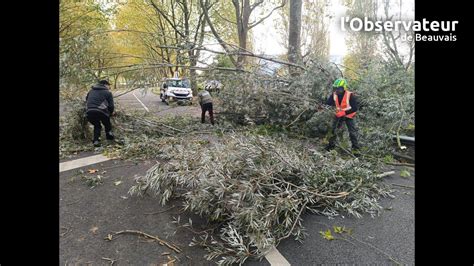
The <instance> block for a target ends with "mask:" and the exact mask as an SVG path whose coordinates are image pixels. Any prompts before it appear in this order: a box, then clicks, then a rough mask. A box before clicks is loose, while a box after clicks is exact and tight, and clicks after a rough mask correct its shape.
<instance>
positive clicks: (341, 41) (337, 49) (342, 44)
mask: <svg viewBox="0 0 474 266" xmlns="http://www.w3.org/2000/svg"><path fill="white" fill-rule="evenodd" d="M396 3H398V1H397V2H396ZM394 4H395V2H394ZM402 9H403V13H404V14H405V19H413V17H414V0H404V1H403V4H402ZM380 11H381V10H380ZM329 12H330V13H331V14H332V15H333V16H334V17H333V19H332V20H331V23H330V26H329V38H330V49H329V50H330V51H329V54H330V55H342V56H344V55H345V54H346V53H347V47H346V41H345V33H344V32H342V30H341V28H340V17H341V16H345V12H346V7H344V6H343V5H341V3H340V1H338V0H334V1H331V6H330V11H329ZM277 16H278V14H277V13H276V12H274V13H273V14H272V16H270V17H269V18H268V19H267V20H266V21H264V22H263V23H262V24H260V25H257V26H256V27H255V28H254V29H253V33H254V38H255V40H254V43H255V49H256V51H255V52H256V53H265V54H283V53H286V50H285V49H284V48H283V47H282V46H281V45H280V43H281V42H282V40H281V36H280V35H279V34H278V33H277V30H276V29H275V26H276V24H277V22H276V21H275V20H276V18H277Z"/></svg>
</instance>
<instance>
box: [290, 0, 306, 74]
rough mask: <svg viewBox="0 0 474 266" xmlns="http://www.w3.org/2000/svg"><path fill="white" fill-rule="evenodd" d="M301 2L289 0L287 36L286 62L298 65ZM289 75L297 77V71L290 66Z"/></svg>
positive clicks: (300, 59) (299, 57) (299, 55)
mask: <svg viewBox="0 0 474 266" xmlns="http://www.w3.org/2000/svg"><path fill="white" fill-rule="evenodd" d="M302 7H303V3H302V0H290V23H289V26H288V28H289V35H288V61H289V62H291V63H296V64H299V63H301V62H302V56H301V8H302ZM290 74H291V75H292V76H295V75H298V71H297V69H295V68H293V67H291V66H290Z"/></svg>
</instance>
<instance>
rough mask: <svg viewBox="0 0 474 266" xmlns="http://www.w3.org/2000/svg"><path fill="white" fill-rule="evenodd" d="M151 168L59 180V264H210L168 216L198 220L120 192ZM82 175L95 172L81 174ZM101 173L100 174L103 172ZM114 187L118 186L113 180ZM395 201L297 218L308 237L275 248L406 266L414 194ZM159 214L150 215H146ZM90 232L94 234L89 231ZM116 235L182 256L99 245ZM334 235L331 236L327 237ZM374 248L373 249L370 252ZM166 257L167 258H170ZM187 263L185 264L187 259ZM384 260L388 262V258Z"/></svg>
mask: <svg viewBox="0 0 474 266" xmlns="http://www.w3.org/2000/svg"><path fill="white" fill-rule="evenodd" d="M153 163H154V162H151V161H145V162H139V163H133V162H127V161H121V160H111V161H107V162H103V163H99V164H96V165H90V166H86V167H83V168H80V169H74V170H69V171H66V172H63V173H61V174H60V226H61V231H60V232H61V233H65V235H64V236H61V237H60V262H61V264H64V263H80V264H81V263H87V262H94V263H99V264H102V263H104V262H106V261H105V260H103V259H102V258H104V257H105V258H113V259H114V260H117V263H118V265H123V264H133V265H151V264H159V263H165V262H166V261H168V258H167V256H166V255H165V256H162V255H161V254H163V253H168V252H169V253H171V254H172V255H174V256H176V257H177V258H178V259H179V260H180V261H176V262H175V263H177V264H182V265H212V263H210V262H208V261H207V260H205V259H204V258H203V256H204V255H205V253H206V252H205V250H203V249H202V248H199V247H189V246H188V244H189V242H190V241H191V239H192V237H193V236H194V234H193V233H191V232H189V231H187V230H185V229H183V228H178V227H177V226H176V225H175V224H174V223H172V221H173V217H175V218H177V217H178V216H181V221H187V220H188V218H190V217H191V218H192V220H193V226H194V227H195V228H198V229H197V230H199V229H203V228H205V221H204V220H203V219H202V218H200V217H197V216H195V215H189V214H187V213H180V210H179V209H178V208H174V209H171V210H168V211H166V210H167V209H168V208H170V207H172V206H175V205H178V204H179V202H171V203H170V204H168V205H167V206H161V205H160V204H159V203H158V201H157V200H156V199H154V198H152V197H150V196H145V197H133V196H130V195H128V194H127V192H128V189H129V188H130V187H131V186H132V185H133V184H134V178H135V177H137V176H140V175H144V174H145V173H146V171H147V170H148V169H149V168H150V167H151V166H152V165H153ZM89 169H98V170H99V171H98V173H94V174H88V170H89ZM396 170H397V174H395V175H393V176H390V177H386V178H385V179H384V182H386V183H387V184H389V185H391V184H400V185H404V186H414V172H413V171H412V172H411V173H412V176H411V177H408V178H404V177H401V176H399V175H398V172H399V170H400V168H397V169H396ZM103 171H105V172H103ZM97 174H101V175H102V177H103V183H102V184H99V185H98V186H96V187H95V188H92V189H91V188H90V187H89V186H88V185H87V184H86V183H85V181H84V179H83V178H81V176H94V175H97ZM117 181H122V183H120V184H119V185H115V183H114V182H117ZM393 189H394V196H395V198H393V199H392V198H385V199H381V200H380V204H381V205H382V206H383V207H384V210H383V211H382V213H381V214H380V215H379V216H377V217H375V218H372V217H370V216H364V217H363V218H361V219H357V218H354V217H349V216H344V218H343V217H342V216H341V217H337V218H335V219H328V218H327V217H323V216H318V215H311V214H307V215H304V216H303V219H304V223H303V225H304V227H305V228H306V230H307V233H308V236H307V237H306V238H305V239H304V240H303V242H302V243H300V242H297V241H295V240H292V239H286V240H284V241H282V243H280V245H279V246H278V247H277V249H278V250H279V252H280V253H281V254H282V255H283V256H284V257H285V258H286V259H287V260H288V261H289V262H290V263H291V264H292V265H321V264H331V265H332V264H377V265H380V264H383V265H389V264H395V262H398V263H401V264H407V265H411V264H414V189H411V188H404V187H396V186H393ZM155 212H162V213H159V214H155V215H148V214H146V213H155ZM333 226H344V227H345V228H347V229H351V230H352V232H353V233H352V237H353V238H351V237H348V236H347V235H345V237H346V238H347V240H349V241H346V240H340V239H336V240H332V241H329V240H326V239H324V238H323V237H322V236H321V235H320V233H319V232H320V231H325V230H327V229H331V230H332V227H333ZM95 227H97V228H98V229H97V230H96V231H94V230H93V228H95ZM120 230H139V231H142V232H146V233H148V234H151V235H156V236H159V237H161V238H164V239H166V240H167V241H171V242H173V243H176V244H178V245H179V246H180V247H181V248H183V253H181V254H176V253H174V252H172V251H170V250H169V249H167V248H166V247H163V246H160V245H158V244H157V243H151V242H147V240H145V239H143V238H140V237H138V236H135V235H123V236H119V237H117V239H116V240H113V241H105V240H104V237H106V236H107V234H109V233H112V232H116V231H120ZM333 235H334V236H335V237H339V235H337V234H335V233H334V232H333ZM374 247H375V248H374ZM173 258H174V257H173ZM190 258H191V259H190ZM390 258H391V259H390ZM246 265H269V263H268V261H266V260H265V259H263V260H262V261H248V262H246Z"/></svg>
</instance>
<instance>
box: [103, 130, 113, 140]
mask: <svg viewBox="0 0 474 266" xmlns="http://www.w3.org/2000/svg"><path fill="white" fill-rule="evenodd" d="M105 138H106V139H108V140H114V139H115V136H114V134H113V133H112V132H107V133H105Z"/></svg>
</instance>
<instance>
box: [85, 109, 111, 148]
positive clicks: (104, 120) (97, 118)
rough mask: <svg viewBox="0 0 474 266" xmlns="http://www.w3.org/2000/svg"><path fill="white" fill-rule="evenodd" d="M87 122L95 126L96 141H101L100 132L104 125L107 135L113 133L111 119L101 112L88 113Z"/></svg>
mask: <svg viewBox="0 0 474 266" xmlns="http://www.w3.org/2000/svg"><path fill="white" fill-rule="evenodd" d="M87 120H88V121H89V122H90V123H91V124H92V125H94V140H93V141H96V140H99V137H100V131H101V130H102V125H101V124H104V127H105V134H106V135H108V134H109V133H110V131H112V124H111V123H110V117H109V116H108V115H106V114H104V113H102V112H100V111H93V110H91V111H87Z"/></svg>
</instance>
